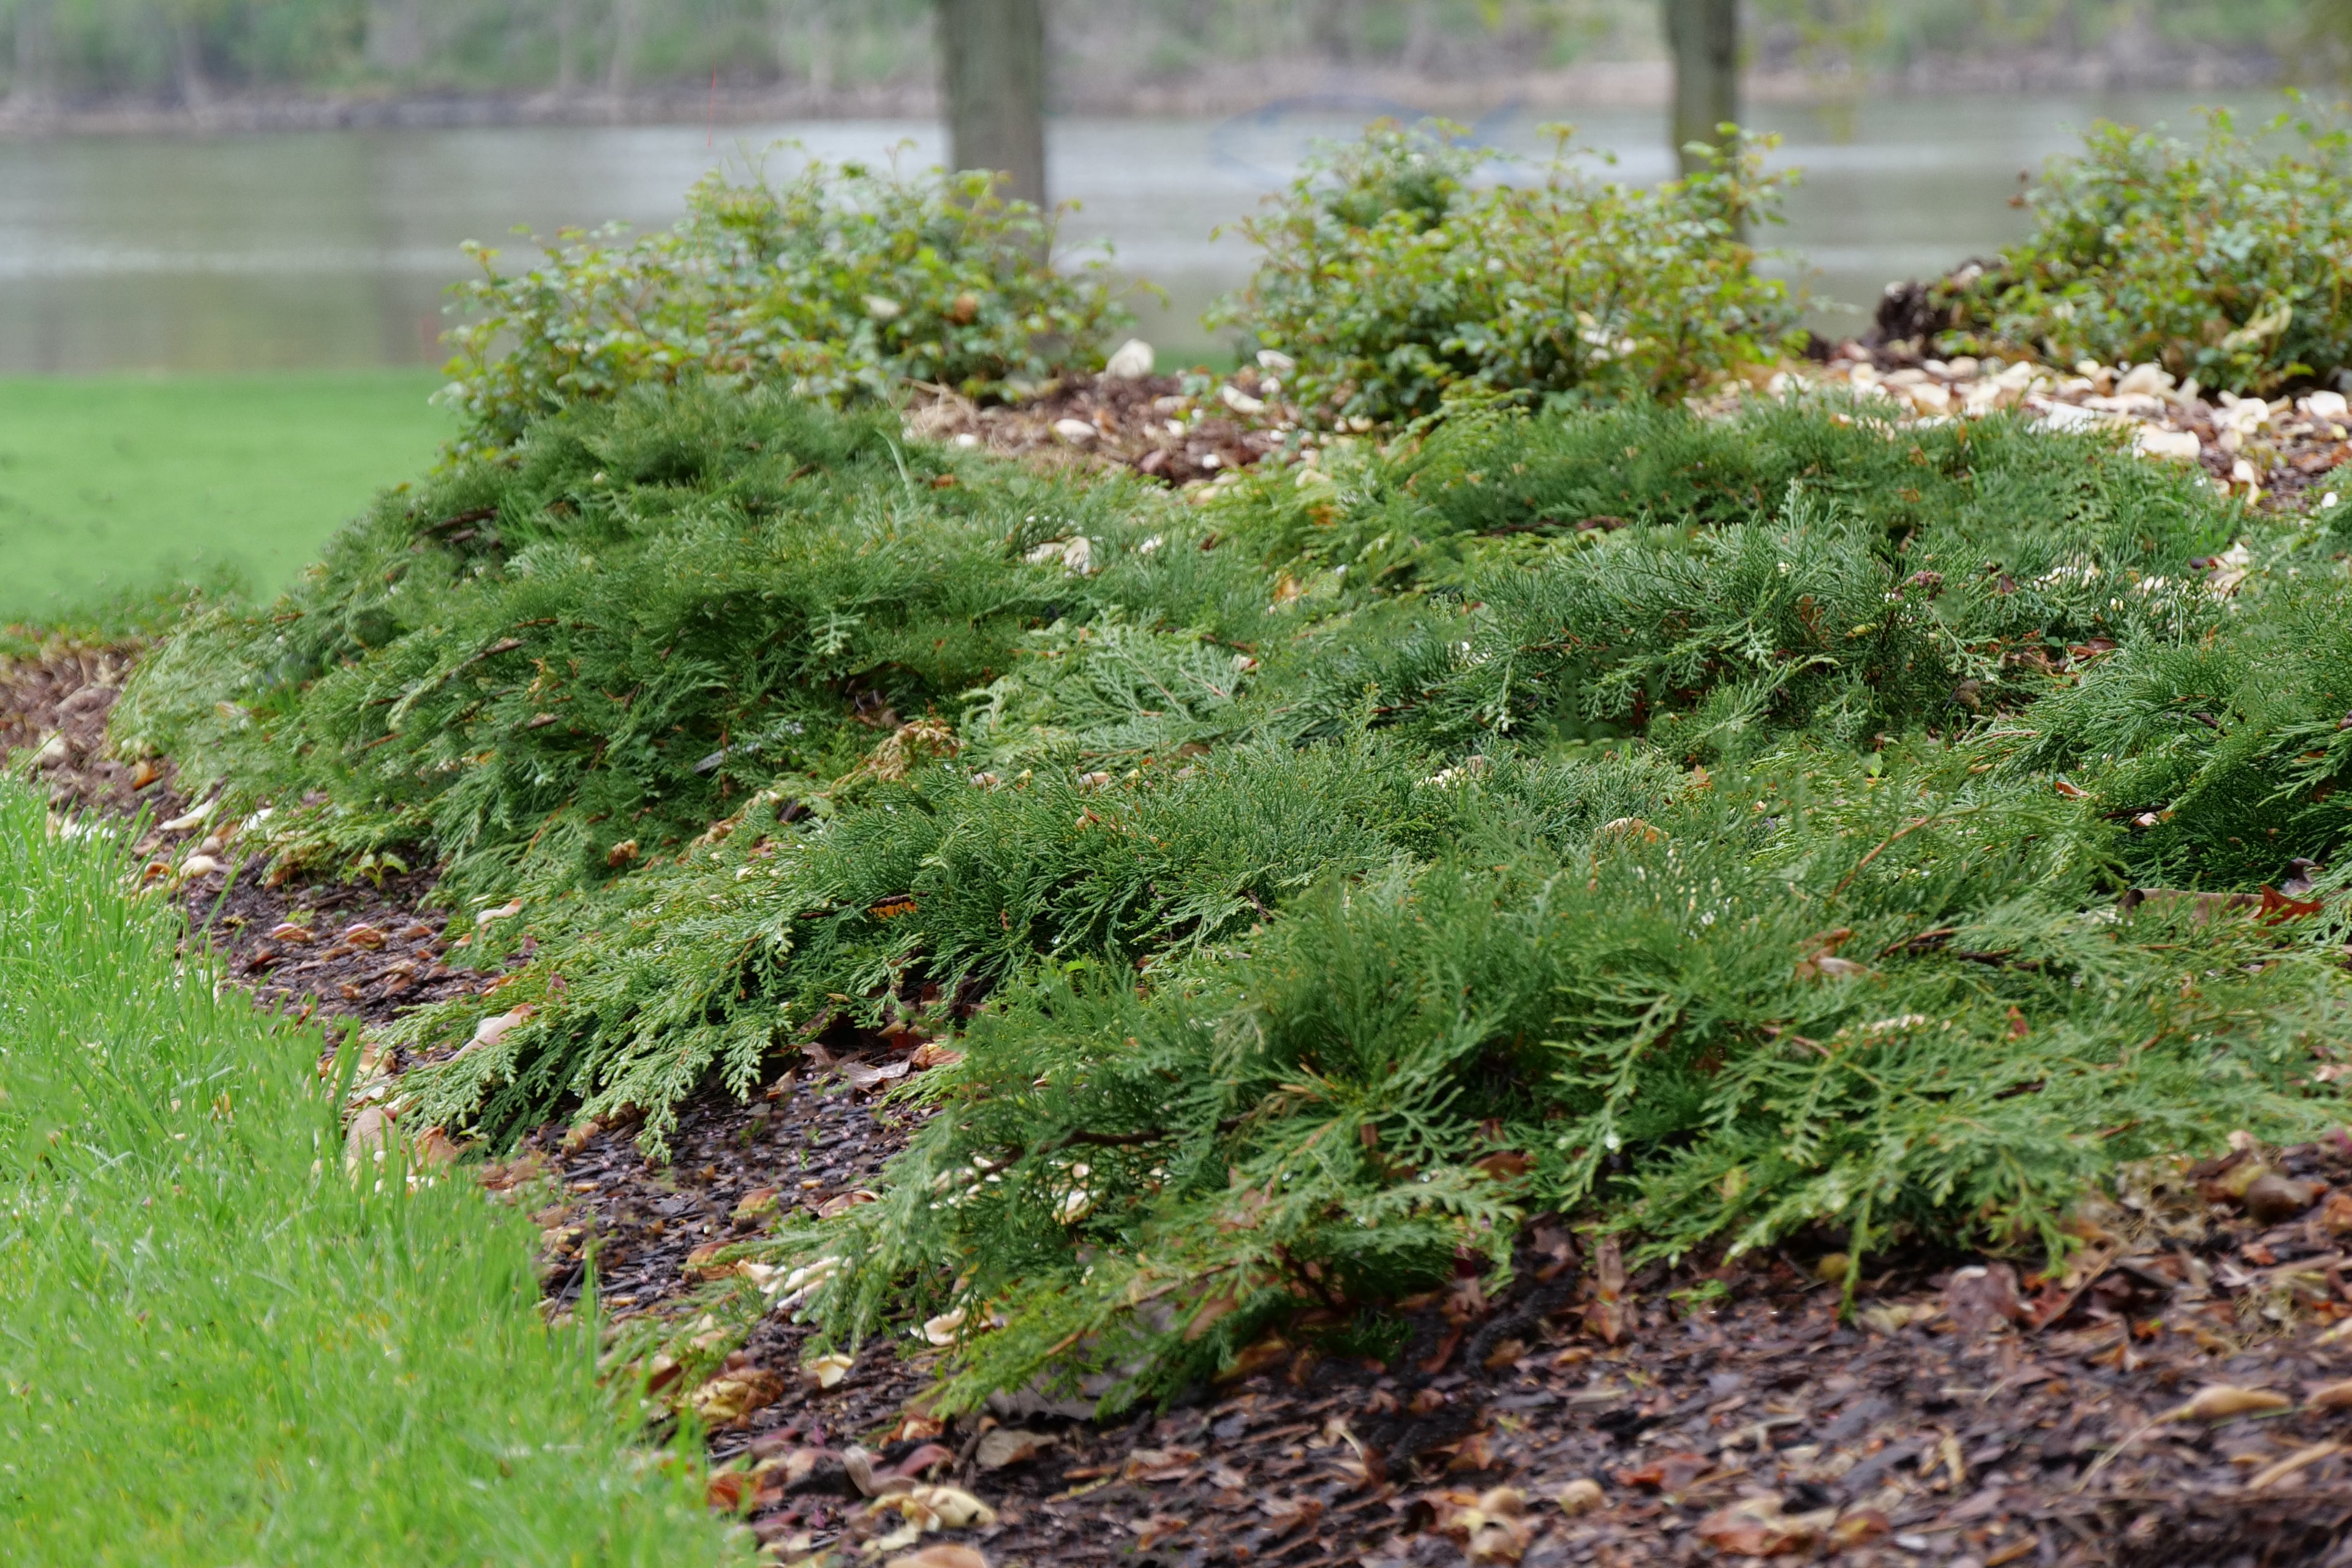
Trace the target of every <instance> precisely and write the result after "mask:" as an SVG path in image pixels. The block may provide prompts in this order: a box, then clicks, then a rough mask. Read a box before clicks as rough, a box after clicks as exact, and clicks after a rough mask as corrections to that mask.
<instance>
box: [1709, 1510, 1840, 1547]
mask: <svg viewBox="0 0 2352 1568" xmlns="http://www.w3.org/2000/svg"><path fill="white" fill-rule="evenodd" d="M1830 1519H1831V1515H1830V1514H1829V1513H1828V1512H1826V1511H1824V1512H1822V1513H1818V1514H1813V1513H1801V1514H1787V1515H1784V1514H1782V1513H1781V1511H1780V1499H1779V1498H1776V1497H1752V1498H1743V1499H1741V1500H1739V1501H1738V1502H1736V1503H1733V1504H1732V1505H1731V1506H1730V1507H1728V1508H1719V1509H1717V1510H1715V1511H1714V1512H1713V1513H1710V1514H1708V1515H1707V1516H1706V1518H1705V1519H1702V1520H1700V1521H1698V1529H1697V1535H1698V1538H1699V1539H1700V1540H1701V1541H1704V1542H1706V1543H1707V1544H1708V1545H1710V1546H1713V1547H1715V1548H1716V1549H1717V1551H1721V1552H1734V1553H1736V1554H1738V1555H1739V1556H1742V1557H1780V1556H1784V1555H1787V1554H1789V1553H1790V1552H1804V1551H1808V1550H1810V1549H1811V1547H1812V1546H1813V1544H1814V1543H1815V1542H1818V1541H1820V1540H1821V1538H1822V1533H1823V1531H1825V1529H1826V1528H1827V1527H1828V1525H1829V1522H1830Z"/></svg>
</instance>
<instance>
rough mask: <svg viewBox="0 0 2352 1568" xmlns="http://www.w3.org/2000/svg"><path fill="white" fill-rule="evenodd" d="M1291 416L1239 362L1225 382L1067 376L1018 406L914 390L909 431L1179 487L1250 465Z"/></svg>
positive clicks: (1270, 447)
mask: <svg viewBox="0 0 2352 1568" xmlns="http://www.w3.org/2000/svg"><path fill="white" fill-rule="evenodd" d="M1261 394H1264V395H1263V396H1261ZM1296 412H1297V411H1296V410H1294V409H1288V408H1286V406H1285V405H1283V404H1282V403H1281V402H1280V401H1279V389H1278V387H1276V386H1272V385H1269V384H1268V382H1267V380H1266V378H1265V376H1264V375H1263V374H1261V373H1260V372H1259V370H1258V369H1257V367H1255V366H1244V367H1243V368H1242V369H1240V370H1239V371H1236V372H1235V373H1234V374H1232V375H1231V376H1227V377H1222V378H1219V377H1212V376H1210V375H1208V374H1206V373H1195V374H1190V375H1182V376H1175V375H1145V376H1134V377H1121V376H1114V375H1092V376H1073V377H1070V378H1068V379H1066V380H1064V381H1060V382H1056V383H1054V384H1049V385H1048V386H1046V387H1045V388H1044V389H1042V390H1041V392H1040V393H1039V395H1038V396H1037V397H1036V398H1035V399H1034V400H1032V401H1030V402H1026V403H1022V404H1018V405H1004V404H996V405H983V404H978V403H974V402H972V401H971V399H969V398H966V397H963V396H961V395H958V394H956V393H954V392H951V391H950V390H948V389H946V388H944V387H928V388H919V389H918V392H917V395H916V398H915V400H914V402H913V403H912V404H910V405H908V412H907V426H908V429H909V430H911V431H912V432H914V433H915V434H916V435H919V436H922V437H928V438H929V439H932V440H940V441H946V442H950V443H951V444H953V445H955V446H959V447H972V448H979V449H984V450H987V451H991V452H995V453H998V454H1000V455H1002V456H1005V457H1017V458H1024V459H1026V460H1028V461H1030V462H1033V463H1037V462H1043V463H1045V464H1047V465H1049V466H1057V467H1071V468H1080V467H1083V468H1132V469H1134V470H1135V471H1136V472H1137V473H1139V474H1144V475H1147V476H1149V477H1150V478H1151V479H1159V480H1160V481H1162V482H1164V483H1167V484H1171V485H1177V486H1182V485H1188V484H1193V483H1197V482H1199V481H1202V480H1213V479H1216V478H1217V477H1218V476H1219V475H1221V474H1226V473H1232V472H1234V471H1235V470H1236V469H1240V468H1248V467H1250V466H1251V465H1253V464H1255V463H1256V462H1257V461H1258V460H1259V459H1261V458H1264V457H1265V455H1266V454H1267V453H1269V452H1272V451H1274V450H1276V448H1277V447H1279V446H1280V445H1281V441H1282V437H1283V435H1284V433H1285V432H1286V430H1287V429H1288V428H1290V422H1291V421H1295V419H1296Z"/></svg>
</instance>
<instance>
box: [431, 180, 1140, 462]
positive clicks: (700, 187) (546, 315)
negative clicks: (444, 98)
mask: <svg viewBox="0 0 2352 1568" xmlns="http://www.w3.org/2000/svg"><path fill="white" fill-rule="evenodd" d="M468 248H469V250H470V252H471V254H473V255H474V256H475V257H476V258H477V259H478V260H479V261H480V262H481V264H482V269H483V275H482V277H481V278H480V279H477V280H475V281H473V282H471V283H469V284H467V285H466V287H465V290H464V292H465V295H466V302H467V305H468V307H470V309H471V310H472V312H473V319H472V320H471V321H467V323H466V324H465V325H464V326H462V327H460V328H458V329H457V332H456V334H455V341H456V343H457V353H458V358H457V361H456V362H455V363H456V368H457V381H456V382H455V383H454V384H452V385H451V387H450V388H449V392H448V394H447V395H446V397H445V399H444V401H445V402H447V403H449V404H451V405H454V406H456V407H457V409H458V410H459V411H460V412H462V413H463V414H464V416H466V419H467V424H468V426H469V429H468V434H467V446H468V447H471V446H477V445H487V446H490V447H499V446H503V445H505V444H507V443H509V442H510V441H512V440H513V439H514V438H515V437H516V436H517V435H518V434H520V430H521V428H522V426H523V425H524V424H526V423H527V422H528V421H530V419H532V418H534V417H536V416H539V415H541V414H545V413H548V412H551V411H552V410H554V409H557V408H561V407H562V406H563V405H566V404H568V403H572V402H575V401H580V400H583V399H591V398H597V397H604V396H607V395H611V394H612V393H614V392H616V391H618V390H619V389H620V388H622V387H624V386H626V385H630V384H635V383H638V382H646V381H653V382H667V381H675V380H677V379H678V378H679V377H680V376H682V375H686V374H706V373H707V374H710V375H714V376H717V377H719V378H720V379H721V380H723V381H727V382H730V383H734V384H745V385H749V384H757V383H760V382H763V381H782V382H783V383H785V384H789V385H790V386H791V387H792V388H793V390H794V391H795V392H798V393H800V394H802V395H806V396H811V397H816V398H821V399H826V400H831V401H843V400H850V399H855V398H857V397H860V396H872V397H877V398H887V397H888V396H890V395H892V394H893V393H894V392H895V391H896V390H897V389H898V386H899V385H900V384H902V383H905V382H908V381H914V382H923V383H931V384H946V385H949V386H952V387H953V388H955V389H956V390H957V391H959V392H961V393H962V394H964V395H967V396H975V397H977V396H992V397H993V396H1016V395H1022V394H1023V393H1024V392H1034V390H1035V388H1036V385H1037V384H1039V383H1042V382H1044V381H1045V380H1046V379H1048V378H1049V377H1051V376H1054V375H1056V374H1061V373H1063V372H1065V371H1067V370H1070V369H1073V368H1077V367H1080V366H1085V367H1087V368H1091V367H1092V365H1093V364H1094V363H1099V359H1100V355H1099V353H1097V350H1098V348H1099V346H1100V344H1101V342H1102V340H1103V338H1104V336H1105V334H1106V333H1108V332H1109V331H1113V330H1115V329H1117V328H1118V327H1121V326H1125V325H1129V324H1130V322H1131V318H1130V317H1129V315H1128V314H1127V312H1126V310H1124V309H1123V308H1122V307H1121V306H1120V304H1119V302H1118V294H1119V289H1118V285H1117V284H1116V282H1115V281H1114V280H1113V279H1111V278H1110V276H1109V273H1108V266H1109V263H1108V259H1106V258H1101V257H1097V258H1095V259H1093V260H1091V261H1081V262H1078V263H1076V265H1066V266H1064V267H1062V268H1055V267H1054V266H1051V265H1047V264H1044V263H1041V261H1040V259H1039V258H1041V257H1042V256H1045V254H1047V253H1048V252H1049V251H1050V250H1051V248H1052V228H1051V226H1050V225H1049V223H1048V222H1047V221H1046V220H1045V218H1044V217H1043V216H1041V215H1040V214H1039V213H1038V212H1037V210H1036V209H1035V208H1034V207H1032V206H1030V205H1027V204H1025V203H1023V202H1007V201H1003V200H1000V199H999V198H998V197H997V196H995V195H992V194H991V191H990V188H989V179H988V176H987V175H985V174H941V173H940V172H938V171H936V170H931V171H926V172H924V173H922V174H912V175H906V174H899V173H898V172H897V171H896V170H885V169H877V168H874V167H870V166H868V165H866V164H862V163H845V164H840V165H835V164H829V163H810V164H809V165H807V166H806V167H805V168H803V169H802V170H801V171H800V172H799V173H798V174H795V175H794V176H793V178H791V179H790V180H787V181H784V182H782V183H771V182H770V181H769V180H768V179H767V178H766V177H765V175H764V174H753V175H752V176H751V178H749V179H746V180H744V181H742V182H740V183H737V182H735V181H732V180H730V178H729V177H728V176H727V175H725V174H709V175H707V176H705V177H704V178H703V179H702V180H701V181H700V182H699V183H698V184H696V185H695V187H694V189H693V190H692V191H690V192H688V195H687V216H686V217H685V218H684V219H683V220H681V221H680V222H679V223H678V224H677V226H675V227H673V228H670V229H668V230H667V231H665V232H663V233H660V234H655V235H648V236H646V237H643V238H635V239H633V238H627V237H623V236H621V235H619V234H617V233H615V232H613V231H610V230H607V231H604V232H603V233H600V234H596V235H584V234H577V233H574V234H569V235H566V236H565V237H562V238H561V239H559V240H557V241H556V242H555V243H554V244H553V245H552V246H551V247H550V248H549V249H548V251H547V253H546V255H545V258H544V259H543V260H542V261H541V263H540V265H538V266H537V267H534V268H530V270H528V271H525V272H520V273H515V274H512V275H502V274H500V273H499V269H498V252H496V251H494V250H487V249H484V248H482V247H468Z"/></svg>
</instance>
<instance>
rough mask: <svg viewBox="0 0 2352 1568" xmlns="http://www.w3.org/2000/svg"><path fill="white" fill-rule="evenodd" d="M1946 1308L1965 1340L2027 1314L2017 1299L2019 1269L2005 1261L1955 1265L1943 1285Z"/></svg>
mask: <svg viewBox="0 0 2352 1568" xmlns="http://www.w3.org/2000/svg"><path fill="white" fill-rule="evenodd" d="M1944 1311H1945V1313H1946V1314H1947V1315H1948V1317H1950V1319H1951V1320H1952V1326H1953V1327H1954V1328H1955V1329H1957V1330H1958V1331H1959V1333H1960V1336H1961V1338H1962V1339H1963V1340H1976V1339H1981V1338H1983V1337H1984V1335H1985V1334H1986V1333H1988V1332H1989V1331H1990V1330H1991V1329H1992V1328H1993V1326H1994V1325H1995V1324H1997V1323H2013V1322H2015V1321H2017V1320H2018V1319H2019V1318H2021V1317H2023V1316H2024V1315H2025V1309H2024V1307H2023V1306H2021V1304H2020V1303H2019V1301H2018V1300H2017V1270H2016V1269H2014V1268H2011V1267H2010V1266H2009V1265H2008V1264H2006V1263H1995V1264H1992V1265H1990V1266H1989V1267H1978V1268H1956V1269H1954V1270H1953V1271H1952V1278H1951V1280H1950V1282H1949V1283H1948V1284H1947V1285H1946V1286H1945V1287H1944Z"/></svg>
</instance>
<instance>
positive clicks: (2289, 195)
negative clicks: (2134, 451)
mask: <svg viewBox="0 0 2352 1568" xmlns="http://www.w3.org/2000/svg"><path fill="white" fill-rule="evenodd" d="M2290 131H2292V133H2293V135H2294V142H2293V143H2292V144H2289V145H2286V146H2284V147H2276V148H2275V150H2273V146H2266V145H2265V141H2266V140H2269V139H2275V138H2281V137H2283V136H2284V135H2285V134H2286V133H2287V132H2290ZM2025 203H2026V205H2027V206H2028V207H2029V208H2030V209H2032V213H2033V217H2034V226H2033V232H2032V234H2030V235H2029V236H2027V237H2025V238H2024V239H2023V240H2021V241H2020V242H2019V243H2017V244H2015V245H2013V246H2011V247H2008V248H2007V249H2005V250H2003V251H2002V252H2001V254H2000V260H1999V261H1998V262H1996V263H1995V264H1994V265H1992V266H1990V267H1989V268H1981V269H1978V268H1969V269H1965V270H1964V271H1962V272H1961V273H1958V274H1956V275H1955V276H1954V277H1953V278H1951V279H1947V280H1945V281H1944V282H1943V283H1941V284H1939V285H1937V286H1936V287H1935V288H1934V289H1933V290H1931V302H1932V303H1933V305H1934V306H1935V307H1936V308H1937V309H1938V310H1943V311H1946V312H1948V320H1949V321H1950V323H1951V330H1949V331H1946V332H1944V333H1943V334H1942V335H1941V336H1940V337H1939V338H1938V340H1937V342H1939V344H1940V345H1941V347H1942V349H1943V351H1944V352H1945V353H1962V352H1966V353H2027V354H2031V355H2034V356H2037V357H2040V358H2043V359H2047V360H2049V361H2051V362H2052V363H2057V364H2072V363H2075V362H2076V361H2078V360H2081V359H2085V358H2088V359H2095V360H2097V361H2099V362H2100V363H2105V364H2115V363H2147V362H2149V361H2155V362H2158V363H2162V364H2163V365H2164V367H2165V368H2166V369H2168V370H2169V371H2170V372H2172V374H2174V375H2176V376H2179V377H2181V378H2182V379H2184V380H2185V379H2188V378H2191V377H2193V378H2195V379H2196V380H2197V381H2198V382H2199V383H2200V384H2201V385H2203V386H2204V387H2206V388H2208V389H2209V390H2210V389H2227V390H2229V391H2232V392H2237V393H2242V394H2255V395H2263V396H2270V395H2275V394H2276V393H2277V392H2278V391H2279V389H2280V388H2281V387H2283V386H2284V385H2286V384H2289V383H2291V382H2294V381H2296V380H2298V379H2302V378H2306V377H2319V378H2322V379H2325V378H2327V377H2331V376H2333V375H2335V374H2336V373H2337V372H2339V371H2341V370H2343V369H2345V368H2346V367H2347V366H2352V136H2347V132H2345V131H2343V130H2341V129H2336V128H2331V127H2325V126H2321V125H2319V124H2316V123H2315V122H2312V121H2291V120H2290V118H2289V117H2288V116H2284V115H2282V116H2280V117H2279V118H2278V119H2276V120H2273V121H2270V122H2269V123H2268V124H2267V125H2265V126H2264V127H2263V131H2262V132H2261V133H2260V134H2258V135H2256V136H2252V137H2249V136H2246V135H2243V134H2242V133H2240V132H2239V131H2238V129H2237V127H2236V125H2235V124H2234V123H2233V122H2232V121H2231V117H2230V116H2229V114H2228V113H2227V112H2225V111H2221V110H2215V111H2213V112H2212V113H2211V114H2210V116H2209V117H2208V120H2207V122H2206V127H2205V134H2204V136H2203V138H2202V140H2200V141H2197V142H2188V141H2182V140H2180V139H2179V138H2177V137H2173V136H2169V135H2166V134H2164V133H2163V132H2160V131H2141V130H2136V129H2133V128H2130V127H2127V126H2122V125H2116V124H2111V123H2108V122H2105V121H2101V122H2100V123H2098V124H2096V125H2095V126H2093V127H2092V129H2091V131H2090V133H2089V134H2088V135H2087V136H2086V137H2085V138H2084V148H2083V152H2082V153H2081V154H2080V155H2079V156H2076V157H2070V158H2062V159H2058V160H2056V161H2054V162H2053V163H2052V164H2051V166H2050V168H2049V170H2048V172H2047V173H2046V174H2044V175H2043V177H2042V183H2041V184H2038V185H2037V186H2035V187H2034V188H2033V189H2032V190H2030V191H2028V192H2027V193H2026V195H2025Z"/></svg>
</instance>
